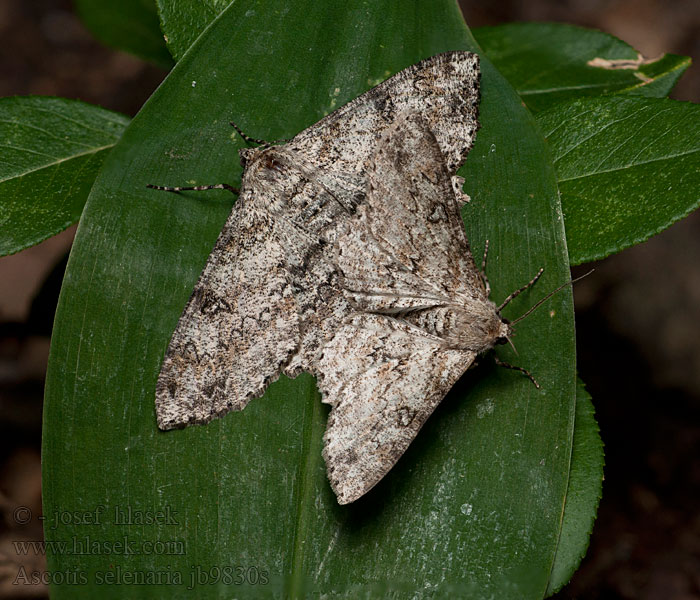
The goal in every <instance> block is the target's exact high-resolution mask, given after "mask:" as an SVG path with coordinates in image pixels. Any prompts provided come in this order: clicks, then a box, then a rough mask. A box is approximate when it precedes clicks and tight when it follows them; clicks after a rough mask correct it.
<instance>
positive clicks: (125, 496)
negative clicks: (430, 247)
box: [43, 0, 594, 598]
mask: <svg viewBox="0 0 700 600" xmlns="http://www.w3.org/2000/svg"><path fill="white" fill-rule="evenodd" d="M279 7H280V5H279V3H275V2H272V1H262V0H258V1H257V2H255V1H249V2H245V3H242V2H241V3H239V2H235V3H233V4H232V5H230V7H229V8H228V9H227V10H226V11H225V12H224V13H222V15H221V16H220V17H219V19H218V20H217V21H215V22H214V23H213V24H212V26H211V27H210V28H209V29H207V31H206V32H205V33H204V34H203V35H202V36H201V37H200V38H199V39H198V40H197V42H196V43H195V44H194V46H193V47H192V48H191V49H190V50H189V51H188V52H187V53H186V55H185V56H183V58H182V59H181V60H180V61H179V62H178V64H177V66H176V67H175V68H174V70H173V71H172V72H171V74H170V75H169V76H168V78H167V79H166V81H165V82H164V83H163V84H162V85H161V86H160V88H159V89H158V90H157V92H156V93H155V94H154V95H153V97H152V98H151V99H150V100H149V101H148V103H147V104H146V105H145V106H144V108H143V110H142V111H141V112H140V113H139V115H137V117H136V118H135V119H134V120H133V122H132V123H131V125H130V126H129V128H128V129H127V131H126V132H125V133H124V136H123V137H122V139H121V141H120V143H119V145H118V146H117V148H115V151H114V152H113V153H112V154H111V156H110V160H109V162H108V164H106V165H105V168H104V170H103V171H102V173H101V176H100V177H99V179H98V181H97V182H96V184H95V187H94V188H93V191H92V193H91V196H90V199H89V201H88V204H87V206H86V209H85V212H84V215H83V219H82V220H81V227H80V230H79V232H78V235H77V238H76V242H75V245H74V248H73V252H72V254H71V259H70V262H69V266H68V269H67V274H66V279H65V283H64V287H63V290H62V293H61V300H60V306H59V309H58V314H57V318H56V326H55V329H54V336H53V340H52V350H51V359H50V366H49V374H48V379H47V395H46V404H45V419H44V424H45V431H44V438H43V439H44V454H43V457H44V462H43V469H44V488H43V489H44V502H45V514H46V515H47V522H46V525H47V526H46V535H47V540H49V541H50V540H61V539H72V538H73V536H85V535H89V536H90V537H91V538H92V539H95V540H105V541H108V540H120V539H123V538H125V537H126V539H128V540H131V541H133V542H134V543H136V544H139V545H140V544H141V543H142V542H144V541H146V542H148V541H159V542H182V544H183V545H182V550H183V552H181V553H176V554H172V553H171V554H169V555H164V554H156V553H154V552H150V553H142V554H136V553H132V554H130V555H128V556H114V555H112V556H98V555H95V554H93V555H81V556H76V555H70V554H67V553H56V554H54V555H52V556H50V557H49V567H50V568H51V569H53V570H54V571H65V570H68V571H70V572H76V571H77V572H79V573H82V574H84V576H85V577H86V580H87V584H86V585H85V586H59V585H56V586H54V587H53V590H52V591H53V596H54V598H62V597H70V598H76V597H93V596H94V595H95V594H98V593H99V596H100V597H101V598H111V597H122V596H123V595H124V594H125V593H128V594H129V595H130V597H146V596H147V597H149V598H153V597H159V596H163V597H167V598H184V597H190V595H191V592H188V591H187V589H186V588H187V585H188V584H189V577H190V576H191V575H192V576H193V577H194V578H195V583H198V584H199V585H196V588H197V589H196V592H195V593H196V594H197V595H198V597H201V598H205V597H207V598H208V597H230V596H231V594H232V593H233V594H235V595H237V596H254V597H273V596H274V597H279V596H280V595H282V590H284V593H285V594H286V595H287V596H288V597H298V598H302V597H308V595H310V594H311V593H314V592H323V593H326V594H334V595H335V597H347V598H358V597H365V598H370V597H379V598H387V597H407V596H410V597H414V596H416V595H418V596H433V597H435V596H438V597H439V596H455V595H457V596H464V595H465V594H468V595H469V596H470V597H474V598H478V597H489V596H494V597H499V598H508V597H512V598H541V597H542V596H543V595H544V593H545V591H546V589H547V586H548V582H549V574H550V571H551V567H552V563H553V561H554V554H555V551H556V547H557V543H558V539H559V530H560V516H561V514H562V510H563V505H564V499H565V494H566V490H567V486H568V471H569V464H570V452H571V444H572V435H573V422H574V409H575V397H576V396H575V378H574V334H573V318H572V305H571V293H570V290H568V289H567V290H565V291H563V292H562V293H560V294H559V295H557V296H555V297H554V298H552V299H551V300H550V301H549V304H548V307H546V308H545V307H543V308H542V309H541V310H539V311H537V312H535V313H533V315H532V316H531V317H529V318H528V319H527V320H526V321H524V322H523V323H522V324H521V325H520V326H519V327H518V337H517V340H516V343H517V345H518V349H519V353H520V354H519V356H518V357H515V356H513V355H512V353H511V351H510V350H509V349H508V348H503V349H502V350H503V354H502V358H503V359H504V360H509V361H510V362H516V363H517V364H518V365H522V366H523V367H525V368H528V369H529V370H531V371H532V372H533V373H534V374H535V375H536V377H537V378H538V380H539V381H540V383H541V384H542V387H543V389H542V390H541V391H539V392H538V391H537V390H536V389H535V388H534V387H533V386H532V384H531V383H530V382H529V381H528V380H527V379H526V378H524V377H522V376H519V375H518V374H517V373H513V372H510V371H506V370H505V369H496V368H495V367H494V366H493V365H492V363H491V362H490V361H488V360H485V361H484V363H485V364H484V365H483V366H481V367H479V368H477V369H475V370H473V371H472V372H470V373H469V374H468V375H467V376H465V377H464V378H463V380H462V381H461V382H460V383H459V384H457V386H455V388H454V389H453V391H452V392H451V393H450V394H449V395H448V397H447V398H446V400H445V401H444V402H443V403H442V405H441V406H440V407H439V409H438V410H437V411H436V413H435V414H434V415H433V417H432V418H431V419H430V420H429V422H428V424H427V425H426V427H425V428H424V429H423V431H422V432H421V434H420V436H419V438H418V439H417V440H416V441H415V442H414V444H412V446H411V448H409V450H408V452H407V453H406V454H405V455H404V457H403V458H402V459H401V461H400V462H399V464H398V465H397V467H396V468H395V469H394V470H393V471H392V472H391V473H390V474H389V476H388V477H387V478H386V479H385V480H384V481H383V482H382V483H381V484H380V485H378V486H377V487H376V488H375V489H374V490H373V491H372V492H370V494H368V495H367V496H366V497H365V498H363V499H361V500H360V501H358V502H357V503H355V504H353V505H350V506H346V507H340V506H338V505H337V503H336V500H335V498H334V496H333V494H332V491H331V490H330V487H329V485H328V482H327V479H326V475H325V468H324V465H323V460H322V458H321V443H322V442H321V436H322V432H323V429H324V427H325V419H326V414H327V407H326V406H323V405H322V404H321V403H320V402H319V398H318V394H317V392H316V389H315V384H314V382H313V379H312V378H311V377H309V376H306V375H304V376H301V377H299V378H297V379H296V380H294V381H289V380H287V379H283V380H281V381H279V382H278V383H276V384H274V385H273V386H271V388H270V389H269V390H268V393H267V394H265V396H264V397H263V398H261V399H257V400H255V401H253V402H251V403H250V405H249V406H248V407H247V408H246V409H245V410H244V411H242V412H240V413H235V414H230V415H228V416H227V417H226V418H224V419H221V420H217V421H216V422H213V423H211V424H209V425H207V426H206V427H192V428H188V429H185V430H181V431H173V432H168V433H163V432H160V431H158V430H157V428H156V424H155V415H154V402H153V401H154V388H155V382H156V378H157V374H158V371H159V368H160V363H161V360H162V356H163V353H164V351H165V348H166V346H167V343H168V340H169V338H170V336H171V334H172V331H173V329H174V327H175V324H176V322H177V319H178V317H179V315H180V312H181V310H182V308H183V306H184V304H185V302H186V300H187V297H188V296H189V294H190V292H191V290H192V287H193V285H194V283H195V281H196V279H197V276H198V275H199V273H200V271H201V269H202V267H203V265H204V263H205V261H206V258H207V255H208V253H209V252H210V250H211V248H212V246H213V244H214V241H215V239H216V237H217V235H218V233H219V231H220V228H221V227H222V225H223V223H224V221H225V219H226V216H227V214H228V212H229V210H230V207H231V202H232V198H231V196H230V194H227V193H218V192H212V193H209V194H206V195H205V194H192V193H189V194H183V195H180V196H174V195H172V194H163V193H158V192H154V191H149V190H147V189H146V188H145V186H146V184H147V183H159V184H177V183H184V182H196V183H211V182H221V181H225V182H228V183H232V184H236V183H237V182H238V181H239V178H240V164H239V159H238V157H237V155H236V149H237V148H239V147H241V145H242V143H241V140H240V138H239V137H238V136H237V135H235V134H234V133H233V132H232V131H231V129H230V128H229V126H228V124H227V123H228V121H229V120H230V119H232V118H234V119H235V120H236V121H237V122H238V123H239V124H240V125H241V127H243V129H244V130H245V131H247V132H248V133H250V134H251V135H254V136H261V137H264V138H267V139H275V138H279V137H285V136H290V135H293V134H295V133H296V132H298V131H299V130H301V129H302V128H304V127H306V126H308V125H311V124H312V123H314V122H315V121H317V120H318V119H319V118H320V117H322V116H323V115H324V114H326V113H328V112H330V111H331V110H332V108H333V107H335V106H340V105H341V104H342V103H344V102H346V101H348V100H350V99H352V98H354V97H355V96H357V95H358V94H359V93H361V92H362V91H365V90H366V89H368V88H369V87H371V86H372V85H374V84H376V83H378V82H379V81H381V80H382V79H384V78H385V77H387V76H388V75H390V74H391V73H393V72H396V71H398V70H400V69H401V68H403V67H406V66H408V65H410V64H413V63H415V62H417V61H418V60H420V59H421V58H425V57H427V56H430V55H433V54H435V53H437V52H440V51H443V50H448V49H460V48H474V47H475V45H474V42H473V40H472V39H471V38H470V36H469V33H468V31H467V29H466V28H465V27H464V24H463V22H462V21H461V17H460V15H459V12H458V10H457V7H456V4H455V3H453V2H452V1H451V0H444V1H439V2H432V3H430V4H429V5H428V4H425V5H423V4H419V5H416V7H415V8H414V10H411V11H407V10H406V9H405V6H399V5H397V3H394V2H390V1H389V0H385V1H382V2H373V3H365V2H360V1H359V0H357V1H352V2H347V3H342V4H330V5H328V4H325V3H323V4H319V3H315V2H311V1H306V0H304V1H302V0H297V1H296V2H288V3H286V4H285V8H284V10H281V9H280V8H279ZM232 32H235V35H232ZM482 72H483V76H482V90H483V100H482V104H481V120H482V124H483V128H482V130H481V131H480V133H479V136H478V138H477V143H476V146H475V147H474V149H473V150H472V152H471V154H470V157H469V160H468V161H467V165H466V168H465V169H464V171H463V174H464V175H465V176H466V177H467V181H468V184H467V186H466V188H467V191H468V192H469V193H470V194H471V196H472V202H471V203H470V205H469V206H468V207H466V209H465V212H464V216H465V220H466V224H467V226H468V228H467V233H468V235H469V238H470V240H471V241H472V243H473V247H474V248H475V251H476V252H477V254H478V253H480V252H481V249H482V248H483V244H484V241H485V239H487V238H489V239H490V241H491V254H490V265H489V274H490V279H491V282H492V285H493V287H494V297H495V298H496V299H501V298H503V297H504V296H505V295H506V294H507V293H508V292H510V291H512V290H513V289H515V288H516V287H518V286H519V285H521V284H522V283H523V282H525V281H527V280H528V279H529V278H530V277H531V276H532V275H533V274H534V273H535V272H536V271H537V269H538V268H539V267H541V266H544V267H545V268H546V271H545V276H544V278H543V281H542V283H541V284H538V288H539V289H538V290H537V291H533V292H531V293H528V294H523V295H522V296H521V297H519V298H518V299H517V300H516V301H515V302H514V303H513V304H512V306H509V307H508V311H507V312H508V316H514V315H518V314H522V312H524V310H525V309H526V307H527V306H529V305H530V304H531V303H532V301H533V299H534V298H538V297H540V295H541V293H542V292H543V291H547V290H550V289H552V288H553V287H554V286H555V285H556V284H557V283H560V282H563V281H565V280H566V279H567V278H568V277H569V271H568V264H567V252H566V243H565V240H564V233H563V228H562V218H561V213H560V211H559V204H558V195H557V191H556V185H555V183H556V178H555V173H554V171H553V168H552V166H551V163H550V162H549V159H548V153H547V151H546V148H545V146H544V143H543V140H542V138H541V137H540V134H539V131H538V130H537V127H536V125H535V123H534V121H533V120H532V118H531V117H530V115H529V113H528V112H527V111H526V110H525V109H524V108H523V107H522V105H521V103H520V100H519V98H518V97H517V95H515V93H514V92H513V90H512V89H511V88H510V87H509V86H508V85H507V84H506V83H505V81H504V80H503V79H502V78H501V77H500V76H499V74H498V73H497V71H495V69H494V68H493V67H492V66H491V65H490V64H489V62H488V61H487V60H484V61H483V62H482ZM100 506H102V507H104V511H103V512H104V517H103V518H102V520H101V521H100V522H99V524H96V525H90V526H87V525H80V524H77V523H75V522H70V520H69V522H65V520H64V521H62V520H61V519H60V518H57V517H56V516H55V515H56V511H59V512H58V514H59V515H60V514H63V513H62V512H60V511H74V510H78V511H80V510H86V511H89V510H92V509H94V508H95V507H100ZM129 507H130V508H131V509H132V510H152V511H158V510H162V511H165V510H166V509H167V510H170V511H171V514H172V513H173V512H174V513H175V514H174V521H175V522H173V523H170V524H168V523H156V524H152V525H137V524H132V525H128V524H124V523H123V522H122V523H117V522H115V521H116V516H117V515H120V514H122V513H120V512H119V511H124V510H127V509H128V508H129ZM593 508H594V507H592V508H591V511H593ZM71 514H72V513H71ZM132 523H133V521H132ZM138 547H141V546H138ZM227 567H242V568H243V573H244V579H245V581H247V584H246V585H243V586H233V585H227V583H226V582H225V581H224V580H222V579H221V578H219V579H216V577H215V575H216V571H214V570H213V569H219V571H218V573H219V574H221V573H222V572H223V570H224V569H225V568H227ZM133 573H137V574H138V573H146V574H151V575H154V574H155V575H161V576H162V579H161V585H160V586H158V585H155V586H145V585H144V586H131V587H128V588H127V587H125V586H124V585H119V583H123V582H124V581H125V580H124V575H125V574H127V575H129V574H133ZM176 574H179V575H180V576H181V578H182V579H181V580H180V581H181V582H182V583H177V582H175V581H173V579H172V578H173V577H175V575H176ZM234 575H236V572H234ZM262 575H264V578H265V581H266V583H261V581H262V580H261V579H260V577H261V576H262ZM118 577H121V579H119V581H117V580H116V578H118ZM254 577H257V579H256V580H255V581H253V580H252V579H253V578H254ZM109 578H113V579H109ZM168 578H170V579H169V581H168ZM163 580H165V582H164V581H163ZM229 584H230V580H229ZM126 590H128V592H127V591H126Z"/></svg>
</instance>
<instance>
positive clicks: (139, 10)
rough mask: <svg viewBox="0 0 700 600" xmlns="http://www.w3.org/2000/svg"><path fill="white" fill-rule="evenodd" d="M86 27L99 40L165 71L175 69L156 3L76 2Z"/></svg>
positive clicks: (136, 0)
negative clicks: (160, 24)
mask: <svg viewBox="0 0 700 600" xmlns="http://www.w3.org/2000/svg"><path fill="white" fill-rule="evenodd" d="M75 8H76V10H77V11H78V14H79V15H80V18H81V19H82V21H83V23H84V24H85V26H86V27H87V28H88V29H89V30H90V31H91V32H92V34H93V35H94V36H95V37H96V38H97V39H98V40H101V41H102V42H104V43H105V44H107V45H108V46H112V47H113V48H118V49H119V50H123V51H124V52H129V53H131V54H135V55H136V56H139V57H141V58H143V59H144V60H149V61H151V62H153V63H155V64H157V65H159V66H161V67H163V68H164V69H169V68H170V67H172V66H173V59H172V58H171V57H170V54H169V53H168V50H167V48H166V47H165V43H164V39H163V34H162V33H161V31H160V27H159V23H158V13H157V11H156V3H155V1H154V0H119V2H114V1H113V0H75Z"/></svg>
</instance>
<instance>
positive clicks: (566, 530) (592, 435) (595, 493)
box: [547, 379, 605, 596]
mask: <svg viewBox="0 0 700 600" xmlns="http://www.w3.org/2000/svg"><path fill="white" fill-rule="evenodd" d="M594 413H595V411H594V409H593V403H592V402H591V396H590V395H589V394H588V392H587V391H586V388H585V387H584V385H583V382H582V381H581V380H580V379H579V381H578V386H577V388H576V426H575V429H574V446H573V450H572V453H571V473H570V475H569V489H568V490H567V493H566V505H565V506H564V514H563V519H562V528H561V535H560V536H559V546H558V547H557V554H556V558H555V560H554V565H553V566H552V575H551V579H550V581H549V588H548V589H547V595H548V596H549V595H551V594H553V593H555V592H557V591H559V590H560V589H561V588H562V587H564V585H566V584H567V583H568V581H569V579H571V576H572V575H573V574H574V571H575V570H576V569H577V568H578V565H579V563H580V562H581V560H582V559H583V557H584V556H585V554H586V550H587V548H588V541H589V539H590V536H591V532H592V531H593V522H594V521H595V510H594V512H593V513H591V506H593V507H597V506H598V502H599V501H600V498H601V496H602V494H603V465H604V462H605V457H604V454H603V440H601V439H600V431H599V429H598V424H597V423H596V421H595V416H594Z"/></svg>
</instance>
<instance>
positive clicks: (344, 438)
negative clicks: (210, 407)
mask: <svg viewBox="0 0 700 600" xmlns="http://www.w3.org/2000/svg"><path fill="white" fill-rule="evenodd" d="M368 176H369V191H368V194H367V199H366V201H365V203H364V204H363V205H362V206H360V207H359V209H358V211H357V217H356V219H355V220H354V221H353V222H352V223H351V226H349V227H348V228H347V231H346V232H345V233H344V234H343V235H341V236H340V237H339V239H338V244H337V250H336V252H337V258H336V260H337V264H338V266H339V268H340V270H341V272H342V275H343V278H342V282H343V285H344V286H345V290H346V293H347V295H348V296H349V297H350V298H351V300H352V305H353V307H354V309H355V312H354V313H352V314H350V315H349V316H348V317H347V318H346V320H345V322H344V323H343V324H342V325H341V327H339V328H338V329H337V331H336V333H335V335H334V337H333V338H332V339H331V340H330V341H329V342H328V343H327V344H326V346H325V347H324V350H323V354H322V356H321V359H320V360H319V361H318V363H317V370H318V373H319V388H320V389H321V392H322V394H323V401H324V402H327V403H328V404H330V405H331V406H332V407H333V409H332V411H331V414H330V417H329V419H328V425H327V428H326V434H325V438H324V441H325V446H324V458H325V460H326V465H327V468H328V477H329V480H330V482H331V486H332V487H333V489H334V491H335V493H336V495H337V497H338V501H339V502H340V503H341V504H345V503H348V502H352V501H354V500H356V499H357V498H359V497H360V496H362V495H363V494H365V493H366V492H367V491H368V490H369V489H370V488H372V487H373V486H374V485H375V484H376V483H377V482H378V481H380V480H381V479H382V477H384V475H385V474H386V473H387V472H388V471H389V470H390V469H391V467H393V466H394V464H395V463H396V461H397V460H398V459H399V458H400V457H401V455H402V454H403V453H404V451H405V450H406V448H407V447H408V445H409V444H410V443H411V441H412V440H413V439H414V437H415V436H416V434H417V433H418V431H419V430H420V428H421V427H422V426H423V424H424V423H425V421H426V420H427V418H428V417H429V416H430V415H431V413H432V412H433V410H434V409H435V407H436V406H437V405H438V404H439V402H440V400H442V398H443V397H444V396H445V394H447V392H448V391H449V390H450V388H451V387H452V386H453V385H454V383H455V382H456V381H457V379H459V377H460V376H461V375H462V374H463V373H464V371H465V370H466V369H467V368H468V367H469V366H470V365H471V363H472V362H473V361H474V358H475V357H476V352H474V351H470V350H466V349H457V348H452V347H449V346H448V345H447V344H446V342H445V340H444V339H443V337H441V335H443V334H444V333H445V332H444V331H443V328H444V327H445V326H448V327H449V323H448V322H446V320H445V316H446V313H445V311H450V307H451V306H453V305H454V304H455V303H456V302H457V301H458V298H459V296H460V295H468V294H471V295H476V296H480V298H481V299H482V300H486V301H488V299H487V297H486V291H485V289H484V285H483V282H482V281H481V277H480V275H479V272H478V270H477V268H476V265H475V264H474V261H473V259H472V256H471V254H470V252H469V247H468V244H467V239H466V236H465V234H464V228H463V224H462V220H461V217H460V215H459V203H458V200H457V199H456V198H455V197H454V195H453V194H452V190H451V185H450V173H449V171H448V169H447V166H446V164H445V159H444V156H443V155H442V153H441V151H440V148H439V146H438V144H437V140H436V139H435V136H434V135H433V134H432V132H431V131H430V129H429V127H428V126H427V124H426V123H425V121H424V120H423V118H422V117H421V115H419V114H415V113H411V112H409V113H404V114H403V115H400V116H399V117H398V118H397V120H396V122H395V123H394V124H393V125H392V126H391V127H389V128H388V130H387V131H386V132H385V134H384V135H383V137H382V139H381V140H380V144H379V146H378V149H377V151H376V153H375V155H374V157H373V160H372V161H371V164H370V166H369V169H368Z"/></svg>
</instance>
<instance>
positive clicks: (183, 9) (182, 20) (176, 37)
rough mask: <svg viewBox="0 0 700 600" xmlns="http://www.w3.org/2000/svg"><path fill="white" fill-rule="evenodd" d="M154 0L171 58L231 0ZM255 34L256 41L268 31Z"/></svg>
mask: <svg viewBox="0 0 700 600" xmlns="http://www.w3.org/2000/svg"><path fill="white" fill-rule="evenodd" d="M151 1H152V0H151ZM156 2H157V4H158V11H159V12H160V21H161V27H162V28H163V32H164V33H165V38H166V40H167V44H168V48H169V49H170V52H171V53H172V55H173V56H174V57H175V60H180V59H181V58H182V56H183V55H184V54H185V52H186V51H187V49H188V48H189V47H190V46H191V45H192V44H193V42H194V41H195V40H196V39H197V37H198V36H199V34H201V33H202V31H204V30H205V29H206V28H207V26H208V25H209V24H210V23H211V22H212V21H213V20H214V19H215V18H216V17H217V16H218V15H219V13H220V12H221V11H222V10H224V9H225V8H226V7H227V6H228V5H229V3H230V2H231V0H188V2H182V1H181V0H156ZM249 10H253V11H254V10H255V8H254V6H253V5H251V8H250V9H249ZM271 10H275V11H278V12H279V11H281V12H284V11H285V10H286V9H285V7H284V3H280V4H279V6H278V7H276V8H273V9H271ZM236 33H237V32H236V30H235V28H234V29H233V30H232V31H231V32H230V35H236ZM259 33H260V36H261V39H260V40H258V42H261V41H264V40H265V39H266V38H267V36H269V32H267V31H265V30H264V29H263V30H261V31H260V32H259Z"/></svg>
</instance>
